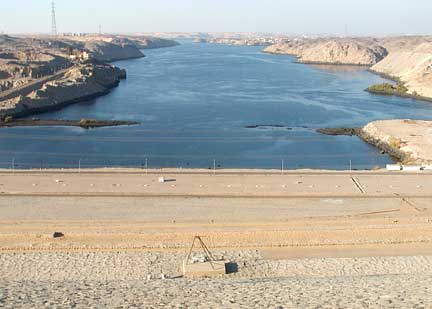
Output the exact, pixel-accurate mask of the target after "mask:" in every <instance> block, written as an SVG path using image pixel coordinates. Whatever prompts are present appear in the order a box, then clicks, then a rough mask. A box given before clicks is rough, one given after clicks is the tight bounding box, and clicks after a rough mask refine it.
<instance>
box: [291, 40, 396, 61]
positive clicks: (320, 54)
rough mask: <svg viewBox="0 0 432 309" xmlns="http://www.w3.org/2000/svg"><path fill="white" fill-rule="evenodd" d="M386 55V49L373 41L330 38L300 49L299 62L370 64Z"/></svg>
mask: <svg viewBox="0 0 432 309" xmlns="http://www.w3.org/2000/svg"><path fill="white" fill-rule="evenodd" d="M385 56H387V50H386V49H385V48H384V47H382V46H379V45H377V44H373V43H367V42H362V41H359V42H355V41H351V40H331V41H328V42H322V43H318V44H316V45H313V46H310V47H309V48H306V49H305V50H303V51H302V53H301V55H300V59H299V60H300V62H305V63H308V62H312V63H314V62H316V63H333V64H353V65H366V66H370V65H373V64H375V63H377V62H379V61H381V60H382V59H383V58H384V57H385Z"/></svg>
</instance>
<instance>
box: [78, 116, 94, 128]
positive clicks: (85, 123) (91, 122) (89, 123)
mask: <svg viewBox="0 0 432 309" xmlns="http://www.w3.org/2000/svg"><path fill="white" fill-rule="evenodd" d="M97 123H98V122H97V120H95V119H84V118H83V119H81V120H80V122H79V126H80V127H83V128H90V127H93V126H95V125H97Z"/></svg>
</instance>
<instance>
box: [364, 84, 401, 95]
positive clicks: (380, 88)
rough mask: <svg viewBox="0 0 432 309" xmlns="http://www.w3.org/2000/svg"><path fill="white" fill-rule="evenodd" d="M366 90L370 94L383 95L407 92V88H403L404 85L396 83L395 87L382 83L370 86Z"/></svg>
mask: <svg viewBox="0 0 432 309" xmlns="http://www.w3.org/2000/svg"><path fill="white" fill-rule="evenodd" d="M367 90H368V91H370V92H375V93H383V94H406V93H407V92H408V88H407V87H405V85H404V84H402V83H398V84H396V85H392V84H389V83H382V84H377V85H372V86H370V87H369V88H368V89H367Z"/></svg>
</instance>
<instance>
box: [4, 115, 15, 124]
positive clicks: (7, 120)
mask: <svg viewBox="0 0 432 309" xmlns="http://www.w3.org/2000/svg"><path fill="white" fill-rule="evenodd" d="M13 120H14V119H13V117H12V116H6V117H5V118H4V122H6V123H9V122H12V121H13Z"/></svg>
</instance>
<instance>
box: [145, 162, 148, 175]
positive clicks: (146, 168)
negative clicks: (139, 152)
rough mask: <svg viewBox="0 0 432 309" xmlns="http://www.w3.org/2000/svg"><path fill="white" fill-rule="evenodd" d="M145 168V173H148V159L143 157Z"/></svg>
mask: <svg viewBox="0 0 432 309" xmlns="http://www.w3.org/2000/svg"><path fill="white" fill-rule="evenodd" d="M145 170H146V175H148V159H147V158H146V159H145Z"/></svg>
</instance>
